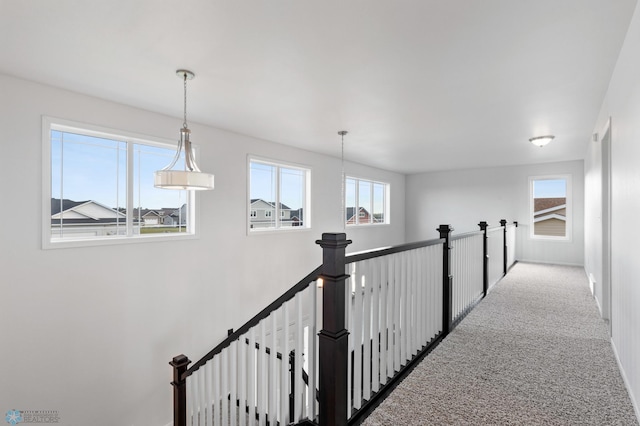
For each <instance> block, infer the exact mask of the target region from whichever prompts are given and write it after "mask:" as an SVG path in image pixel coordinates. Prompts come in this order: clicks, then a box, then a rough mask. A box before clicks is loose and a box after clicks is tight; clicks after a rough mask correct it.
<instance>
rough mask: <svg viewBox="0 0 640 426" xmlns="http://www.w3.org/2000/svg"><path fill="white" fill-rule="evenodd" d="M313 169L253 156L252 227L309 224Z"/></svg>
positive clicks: (250, 222) (271, 227)
mask: <svg viewBox="0 0 640 426" xmlns="http://www.w3.org/2000/svg"><path fill="white" fill-rule="evenodd" d="M310 173H311V172H310V170H309V169H306V168H304V167H300V166H294V165H290V164H280V163H275V162H271V161H268V160H262V159H256V158H250V159H249V200H248V203H249V206H248V209H249V211H250V214H249V231H250V232H256V231H265V230H274V229H279V230H292V229H301V228H309V227H310V221H309V188H310ZM254 212H255V214H254Z"/></svg>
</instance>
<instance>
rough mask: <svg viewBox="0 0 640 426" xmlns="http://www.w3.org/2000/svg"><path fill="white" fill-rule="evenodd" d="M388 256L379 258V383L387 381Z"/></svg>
mask: <svg viewBox="0 0 640 426" xmlns="http://www.w3.org/2000/svg"><path fill="white" fill-rule="evenodd" d="M388 264H389V261H388V256H385V257H383V258H381V259H380V384H385V383H387V336H388V335H389V321H388V318H387V293H388V291H389V276H388V272H387V270H388Z"/></svg>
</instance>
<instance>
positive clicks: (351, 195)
mask: <svg viewBox="0 0 640 426" xmlns="http://www.w3.org/2000/svg"><path fill="white" fill-rule="evenodd" d="M356 213H357V214H356ZM345 221H346V224H347V225H375V224H385V223H389V184H388V183H383V182H374V181H370V180H366V179H359V178H355V177H349V176H347V178H346V179H345Z"/></svg>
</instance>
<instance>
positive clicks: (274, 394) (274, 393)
mask: <svg viewBox="0 0 640 426" xmlns="http://www.w3.org/2000/svg"><path fill="white" fill-rule="evenodd" d="M269 318H271V324H270V325H271V339H270V343H269V346H271V348H270V349H271V354H270V355H269V391H268V392H267V395H268V396H269V424H271V425H275V424H276V423H275V422H276V419H277V414H278V388H277V386H278V358H277V356H276V354H277V347H278V340H277V336H276V333H277V330H278V328H277V322H276V312H272V313H271V314H270V315H269ZM265 343H266V342H265ZM265 350H266V347H265Z"/></svg>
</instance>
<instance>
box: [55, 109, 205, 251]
mask: <svg viewBox="0 0 640 426" xmlns="http://www.w3.org/2000/svg"><path fill="white" fill-rule="evenodd" d="M174 155H175V145H172V144H171V143H168V142H163V141H158V140H151V139H150V138H148V137H143V136H139V135H132V134H128V133H125V132H119V131H116V130H110V129H104V128H97V127H95V126H89V125H84V124H80V123H74V122H70V121H66V120H58V119H51V118H48V117H45V118H44V119H43V212H42V220H43V228H42V229H43V247H44V248H53V247H69V246H84V245H100V244H113V243H123V242H126V241H134V240H138V241H140V240H143V239H146V240H147V241H148V240H149V239H151V238H155V239H166V238H185V237H192V236H193V235H195V226H194V225H195V208H194V199H193V196H192V195H191V194H189V191H184V190H165V189H158V188H155V187H154V186H153V178H154V172H155V171H156V170H160V169H162V168H163V167H164V166H166V165H167V164H168V163H170V162H171V160H172V158H173V156H174Z"/></svg>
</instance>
